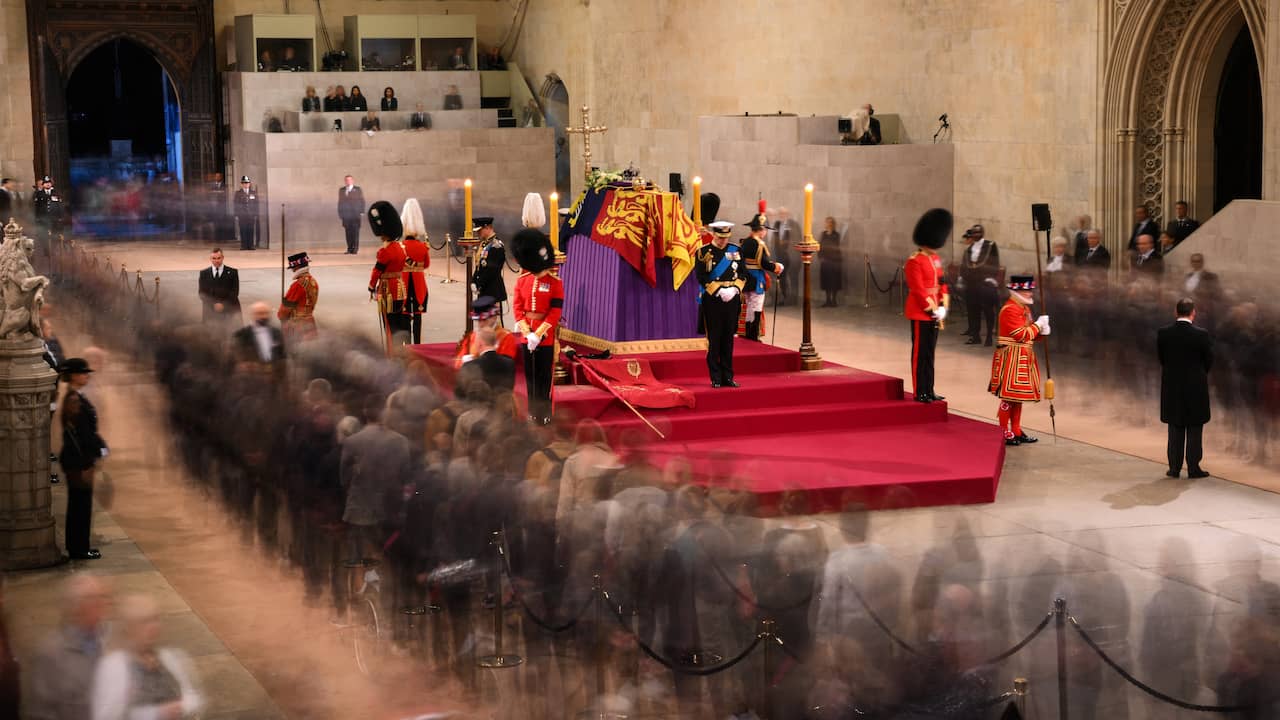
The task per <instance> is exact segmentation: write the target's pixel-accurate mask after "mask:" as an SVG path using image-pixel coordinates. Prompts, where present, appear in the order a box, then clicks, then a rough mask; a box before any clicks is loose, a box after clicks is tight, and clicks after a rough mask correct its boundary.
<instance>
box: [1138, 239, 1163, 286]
mask: <svg viewBox="0 0 1280 720" xmlns="http://www.w3.org/2000/svg"><path fill="white" fill-rule="evenodd" d="M1137 253H1138V255H1137V256H1136V257H1135V258H1134V259H1133V274H1134V275H1143V274H1146V275H1151V276H1154V277H1155V278H1156V279H1159V278H1160V277H1162V276H1163V275H1164V258H1161V257H1160V253H1158V252H1156V239H1155V238H1154V237H1152V236H1150V235H1139V236H1138V242H1137Z"/></svg>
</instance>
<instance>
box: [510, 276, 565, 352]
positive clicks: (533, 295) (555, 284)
mask: <svg viewBox="0 0 1280 720" xmlns="http://www.w3.org/2000/svg"><path fill="white" fill-rule="evenodd" d="M563 310H564V283H562V282H561V281H560V278H558V277H556V276H555V275H553V274H552V273H551V271H550V270H546V271H543V272H541V273H538V274H537V275H534V274H532V273H524V274H523V275H521V276H520V277H519V278H518V279H517V280H516V296H515V300H513V301H512V302H511V314H512V315H513V316H515V319H516V332H518V333H520V334H522V335H523V334H525V333H530V332H534V333H537V334H538V335H539V336H540V337H543V338H545V337H547V336H548V335H551V336H552V337H554V334H553V333H555V329H556V327H558V326H559V325H560V315H561V313H562V312H563Z"/></svg>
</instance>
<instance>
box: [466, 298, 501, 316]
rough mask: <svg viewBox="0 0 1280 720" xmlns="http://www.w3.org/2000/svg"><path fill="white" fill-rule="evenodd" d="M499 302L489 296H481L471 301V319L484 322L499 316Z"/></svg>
mask: <svg viewBox="0 0 1280 720" xmlns="http://www.w3.org/2000/svg"><path fill="white" fill-rule="evenodd" d="M498 310H499V308H498V301H497V300H495V299H493V298H492V297H490V296H488V295H481V296H480V297H478V298H476V299H475V300H472V301H471V319H472V320H484V319H485V318H487V317H493V316H494V315H497V314H498Z"/></svg>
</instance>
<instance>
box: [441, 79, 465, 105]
mask: <svg viewBox="0 0 1280 720" xmlns="http://www.w3.org/2000/svg"><path fill="white" fill-rule="evenodd" d="M444 109H445V110H461V109H462V94H461V93H459V92H458V86H457V85H450V86H449V92H447V93H445V94H444Z"/></svg>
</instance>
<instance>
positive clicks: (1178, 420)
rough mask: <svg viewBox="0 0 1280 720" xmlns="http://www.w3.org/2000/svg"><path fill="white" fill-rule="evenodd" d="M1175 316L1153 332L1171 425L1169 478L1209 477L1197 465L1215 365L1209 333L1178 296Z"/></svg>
mask: <svg viewBox="0 0 1280 720" xmlns="http://www.w3.org/2000/svg"><path fill="white" fill-rule="evenodd" d="M1175 310H1176V312H1177V315H1178V319H1177V320H1175V321H1174V322H1173V324H1172V325H1169V326H1168V327H1163V328H1160V330H1159V331H1158V332H1157V333H1156V352H1157V354H1158V356H1159V358H1160V422H1162V423H1166V424H1167V425H1168V426H1169V448H1168V450H1169V472H1168V473H1166V474H1167V475H1168V476H1169V477H1178V476H1179V474H1181V472H1182V462H1183V458H1184V456H1185V458H1186V463H1187V477H1190V478H1205V477H1209V473H1208V471H1206V470H1205V469H1204V468H1202V467H1200V458H1201V457H1203V456H1204V448H1203V446H1202V444H1201V436H1202V434H1203V432H1204V424H1205V423H1207V422H1209V368H1210V367H1211V366H1212V365H1213V338H1211V337H1209V333H1208V332H1207V331H1205V330H1202V329H1201V328H1198V327H1196V326H1195V325H1194V323H1195V320H1196V304H1195V301H1193V300H1191V299H1190V298H1183V299H1181V300H1179V301H1178V305H1177V307H1176V308H1175Z"/></svg>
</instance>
